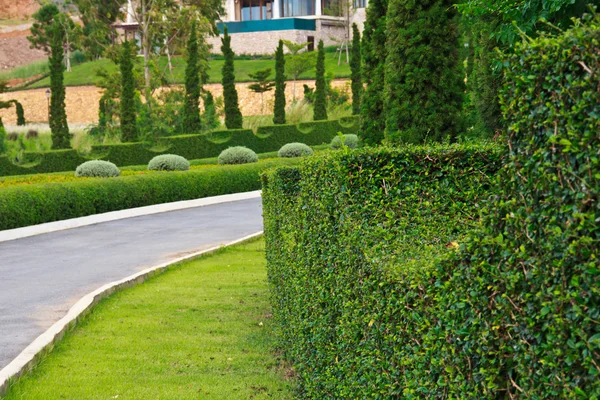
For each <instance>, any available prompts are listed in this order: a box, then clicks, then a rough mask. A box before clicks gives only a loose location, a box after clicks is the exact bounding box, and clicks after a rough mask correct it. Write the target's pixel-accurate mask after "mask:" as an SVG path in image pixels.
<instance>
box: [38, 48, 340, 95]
mask: <svg viewBox="0 0 600 400" xmlns="http://www.w3.org/2000/svg"><path fill="white" fill-rule="evenodd" d="M138 62H140V63H141V60H138ZM223 63H224V61H223V60H222V59H219V60H209V65H210V70H209V71H208V73H209V83H219V82H221V68H222V67H223ZM337 63H338V58H337V56H336V55H335V53H326V54H325V68H326V70H327V71H331V72H332V73H333V74H334V76H335V77H336V78H346V77H349V76H350V67H349V66H348V64H347V63H345V62H344V63H342V64H341V65H340V66H338V65H337ZM172 64H173V67H174V68H173V75H172V76H170V75H169V73H168V71H167V58H166V57H161V58H160V62H159V69H160V70H161V71H166V72H167V73H166V77H167V79H170V80H171V81H172V82H173V83H183V81H184V78H185V67H186V62H185V60H184V59H183V58H182V57H173V58H172ZM102 68H104V69H106V70H107V71H114V70H116V69H117V66H116V65H115V64H114V63H113V62H112V61H110V60H108V59H101V60H98V61H91V62H86V63H83V64H79V65H75V66H73V71H72V72H65V75H64V76H65V85H66V86H86V85H95V84H97V83H99V82H100V78H99V77H98V76H97V75H96V71H97V70H99V69H102ZM266 68H271V69H272V70H273V72H272V76H271V78H274V76H275V72H274V71H275V60H268V59H267V60H262V59H259V60H235V73H236V81H237V82H249V81H252V78H250V76H249V74H251V73H254V72H256V71H259V70H262V69H266ZM314 77H315V71H314V69H312V70H310V71H308V72H306V73H304V74H302V75H301V76H300V78H301V79H314ZM49 85H50V78H44V79H42V80H40V81H38V82H35V83H33V84H32V85H30V86H28V88H31V89H33V88H43V87H48V86H49ZM298 90H300V91H301V90H302V86H300V88H299V89H298Z"/></svg>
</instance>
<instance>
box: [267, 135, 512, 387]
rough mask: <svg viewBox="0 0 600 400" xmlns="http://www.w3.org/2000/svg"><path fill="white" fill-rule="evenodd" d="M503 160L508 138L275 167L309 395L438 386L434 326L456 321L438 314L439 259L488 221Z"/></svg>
mask: <svg viewBox="0 0 600 400" xmlns="http://www.w3.org/2000/svg"><path fill="white" fill-rule="evenodd" d="M500 166H501V151H500V149H498V148H497V147H492V146H466V147H462V146H452V147H434V148H424V147H408V148H405V149H394V150H391V149H385V148H384V149H367V150H359V151H353V152H350V153H347V154H346V153H333V154H332V155H329V156H327V157H319V158H309V159H307V161H305V162H303V163H302V165H301V167H300V168H280V169H277V170H275V171H270V172H268V173H266V174H264V175H263V202H264V207H263V209H264V215H265V234H266V242H267V262H268V272H269V280H270V284H271V285H270V286H271V292H272V306H273V311H274V316H275V319H276V326H277V333H278V337H279V338H280V340H281V341H280V345H281V347H282V348H283V349H285V351H286V356H287V357H288V358H289V359H290V360H292V361H293V362H294V366H295V368H296V370H297V372H298V373H299V376H300V382H301V387H302V395H301V397H302V398H314V399H322V398H324V397H327V398H345V399H364V398H381V399H390V398H398V397H401V395H403V394H404V395H407V398H411V396H409V394H411V393H412V398H428V397H435V396H430V394H432V393H435V391H431V390H430V389H426V388H428V387H431V386H432V385H433V386H435V385H436V379H437V378H438V377H439V376H441V375H439V374H443V369H444V368H445V367H446V365H445V364H444V360H443V359H441V358H440V359H435V360H429V361H427V360H425V359H424V358H423V357H422V355H421V354H420V353H421V352H422V351H425V349H424V347H422V346H425V344H424V343H423V339H422V337H423V335H424V334H426V333H427V332H428V331H429V330H431V329H434V328H433V327H434V326H436V325H437V324H442V325H443V324H444V323H449V322H451V321H441V320H439V319H438V318H437V313H432V311H433V310H434V308H435V307H434V304H433V303H432V299H433V298H432V297H431V296H432V295H433V294H434V292H435V291H436V290H438V288H437V287H436V286H433V285H432V284H431V283H432V280H431V279H432V276H433V274H434V270H435V268H434V266H435V265H436V264H435V261H436V260H438V259H439V258H441V257H442V256H444V255H446V254H447V253H449V252H453V251H455V250H454V247H455V246H456V244H455V243H462V242H463V240H464V237H465V235H466V234H467V233H468V232H470V231H471V230H472V229H474V228H475V227H476V226H477V223H478V220H479V210H480V208H481V207H482V205H483V200H484V199H485V198H487V196H488V195H489V187H490V181H491V178H492V177H493V176H494V175H495V174H496V172H497V171H498V170H499V168H500ZM415 340H416V341H417V342H419V343H421V345H417V343H416V342H415ZM434 358H435V355H434ZM432 362H433V363H432ZM440 368H441V372H440V371H438V369H440ZM407 388H410V390H408V391H406V390H407ZM420 388H421V389H420ZM419 393H421V395H420V394H419ZM325 394H327V395H325ZM440 397H442V396H441V392H440Z"/></svg>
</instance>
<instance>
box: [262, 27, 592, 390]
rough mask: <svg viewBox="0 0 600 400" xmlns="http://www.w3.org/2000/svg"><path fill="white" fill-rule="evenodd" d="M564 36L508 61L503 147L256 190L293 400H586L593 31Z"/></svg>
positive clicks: (339, 167) (364, 165)
mask: <svg viewBox="0 0 600 400" xmlns="http://www.w3.org/2000/svg"><path fill="white" fill-rule="evenodd" d="M574 25H575V26H574V27H573V28H571V29H569V30H567V31H563V32H561V33H560V34H559V36H557V37H549V36H545V35H540V36H539V37H538V38H535V39H531V40H528V41H523V42H522V43H519V44H518V45H517V46H516V47H515V49H514V54H513V55H511V56H509V57H508V58H507V60H506V61H507V71H506V82H507V85H506V87H505V88H504V90H503V94H502V104H503V112H504V117H505V119H506V120H507V122H508V124H509V127H510V128H509V132H508V133H509V135H508V138H507V139H508V149H502V150H498V149H496V148H495V147H493V146H473V145H471V146H452V147H435V148H424V147H412V146H407V147H403V148H398V149H378V150H370V151H364V150H362V151H358V152H349V153H339V152H338V153H333V154H332V155H330V156H329V157H327V158H318V159H309V160H307V161H305V162H304V163H303V164H302V166H301V167H300V168H293V169H290V168H286V169H278V170H275V171H272V172H269V173H267V174H265V175H263V187H264V188H263V201H264V214H265V235H266V242H267V262H268V273H269V280H270V283H271V291H272V293H273V294H272V296H273V298H272V304H273V307H274V318H275V322H276V331H277V334H278V337H279V340H280V346H281V348H283V349H285V352H286V353H285V354H286V356H287V357H288V358H289V359H291V360H292V361H293V362H294V365H295V368H296V371H297V372H298V375H299V377H300V384H301V392H302V393H303V398H307V399H310V398H315V399H316V398H322V397H323V394H324V393H326V394H327V397H330V398H386V399H388V398H448V399H450V398H452V399H485V400H496V399H598V398H600V379H599V377H600V369H599V368H598V361H597V360H598V354H599V351H600V333H599V326H600V323H599V316H600V273H599V267H598V260H599V258H600V246H598V243H600V226H599V225H598V218H599V216H600V207H599V205H600V173H598V171H599V170H600V168H599V162H600V161H599V160H598V148H600V136H599V135H598V132H599V130H598V128H599V126H598V115H600V92H599V91H598V87H600V75H599V74H598V73H597V71H599V70H600V52H599V51H598V43H600V19H599V18H598V17H596V19H595V20H594V21H590V20H586V21H585V23H582V22H576V23H575V24H574ZM575 60H576V62H575ZM532 116H533V117H532ZM367 383H368V384H367Z"/></svg>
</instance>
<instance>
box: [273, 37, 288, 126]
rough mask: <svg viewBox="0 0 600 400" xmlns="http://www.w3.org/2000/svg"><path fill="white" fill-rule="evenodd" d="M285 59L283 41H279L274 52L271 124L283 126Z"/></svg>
mask: <svg viewBox="0 0 600 400" xmlns="http://www.w3.org/2000/svg"><path fill="white" fill-rule="evenodd" d="M285 80H286V76H285V57H284V54H283V41H282V40H280V41H279V46H277V51H276V52H275V105H274V109H273V123H274V124H285V86H286V84H285Z"/></svg>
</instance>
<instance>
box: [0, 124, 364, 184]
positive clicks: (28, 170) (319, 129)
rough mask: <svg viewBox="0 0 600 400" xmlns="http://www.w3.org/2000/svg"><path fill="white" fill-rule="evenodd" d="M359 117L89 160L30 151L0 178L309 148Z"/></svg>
mask: <svg viewBox="0 0 600 400" xmlns="http://www.w3.org/2000/svg"><path fill="white" fill-rule="evenodd" d="M357 130H358V119H357V117H348V118H344V119H342V120H340V121H316V122H309V123H302V124H299V125H274V126H265V127H260V128H258V130H257V132H256V134H254V133H253V132H252V131H251V130H249V129H240V130H227V131H216V132H212V133H209V134H205V135H180V136H170V137H165V138H162V140H161V142H160V143H159V145H158V146H157V147H156V148H150V147H149V146H147V145H146V144H144V143H122V144H115V145H102V146H93V149H92V153H91V155H90V156H89V157H87V156H86V157H84V156H81V155H80V154H79V153H78V152H77V151H76V150H60V151H47V152H39V153H34V152H26V153H25V157H26V158H27V160H30V165H29V166H20V165H15V164H13V163H12V162H11V161H10V160H9V159H8V158H7V157H6V156H2V157H0V176H8V175H27V174H36V173H49V172H60V171H74V170H75V169H76V168H77V166H78V165H80V164H82V163H84V162H85V161H89V160H90V159H102V160H106V161H110V162H112V163H114V164H116V165H117V166H119V167H122V166H128V165H142V164H148V162H149V161H150V160H151V159H152V158H154V157H155V156H157V155H159V154H177V155H180V156H182V157H184V158H186V159H188V160H195V159H201V158H209V157H216V156H218V155H219V154H220V153H221V151H223V150H225V149H226V148H228V147H232V146H245V147H248V148H250V149H252V150H253V151H254V152H256V153H266V152H274V151H278V150H279V149H280V148H281V146H283V145H284V144H287V143H292V142H302V143H306V144H308V145H321V144H325V143H329V142H330V141H331V139H332V138H333V137H335V136H336V135H337V133H338V132H342V133H344V134H352V133H356V132H357Z"/></svg>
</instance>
